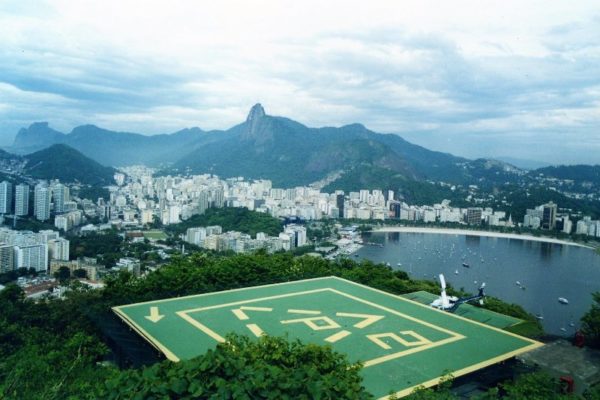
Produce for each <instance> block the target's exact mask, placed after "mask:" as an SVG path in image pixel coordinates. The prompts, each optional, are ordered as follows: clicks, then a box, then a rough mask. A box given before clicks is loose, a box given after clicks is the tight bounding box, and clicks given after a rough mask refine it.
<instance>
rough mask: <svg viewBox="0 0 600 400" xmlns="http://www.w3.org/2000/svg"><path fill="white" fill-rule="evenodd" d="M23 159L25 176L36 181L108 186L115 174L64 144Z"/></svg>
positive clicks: (110, 169)
mask: <svg viewBox="0 0 600 400" xmlns="http://www.w3.org/2000/svg"><path fill="white" fill-rule="evenodd" d="M25 159H26V160H27V165H26V166H25V171H24V172H25V174H27V175H30V176H31V177H33V178H38V179H59V180H60V181H62V182H67V183H68V182H78V183H84V184H88V185H108V184H110V183H112V181H113V176H114V173H115V172H116V170H115V169H114V168H111V167H105V166H103V165H101V164H99V163H97V162H96V161H94V160H92V159H90V158H88V157H86V156H84V155H83V154H81V153H80V152H78V151H77V150H75V149H73V148H72V147H69V146H67V145H64V144H55V145H52V146H50V147H48V148H47V149H44V150H40V151H37V152H35V153H32V154H29V155H27V156H25Z"/></svg>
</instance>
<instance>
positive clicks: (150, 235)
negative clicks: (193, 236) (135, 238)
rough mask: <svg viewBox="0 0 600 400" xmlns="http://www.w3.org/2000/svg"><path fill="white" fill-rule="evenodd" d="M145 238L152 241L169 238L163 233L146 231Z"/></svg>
mask: <svg viewBox="0 0 600 400" xmlns="http://www.w3.org/2000/svg"><path fill="white" fill-rule="evenodd" d="M143 233H144V237H145V238H146V239H150V240H165V239H167V238H168V236H167V234H166V233H164V232H163V231H144V232H143Z"/></svg>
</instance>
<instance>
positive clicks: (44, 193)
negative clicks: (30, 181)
mask: <svg viewBox="0 0 600 400" xmlns="http://www.w3.org/2000/svg"><path fill="white" fill-rule="evenodd" d="M33 214H34V215H35V218H37V219H38V220H40V221H46V220H48V219H50V188H48V186H47V185H45V184H42V183H40V184H38V185H35V191H34V203H33Z"/></svg>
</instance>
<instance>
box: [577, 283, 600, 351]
mask: <svg viewBox="0 0 600 400" xmlns="http://www.w3.org/2000/svg"><path fill="white" fill-rule="evenodd" d="M592 298H593V300H594V301H593V303H592V306H591V308H590V310H589V311H588V312H587V313H585V315H584V316H583V317H581V322H582V326H581V330H582V331H583V333H584V334H585V335H587V336H588V340H589V343H590V345H591V346H594V347H600V292H595V293H592Z"/></svg>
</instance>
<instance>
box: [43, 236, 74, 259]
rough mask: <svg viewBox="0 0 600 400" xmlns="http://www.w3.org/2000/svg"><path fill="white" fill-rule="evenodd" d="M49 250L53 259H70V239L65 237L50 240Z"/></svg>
mask: <svg viewBox="0 0 600 400" xmlns="http://www.w3.org/2000/svg"><path fill="white" fill-rule="evenodd" d="M48 251H49V253H50V258H51V259H52V260H61V261H69V241H68V240H67V239H65V238H58V239H53V240H50V241H49V242H48Z"/></svg>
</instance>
